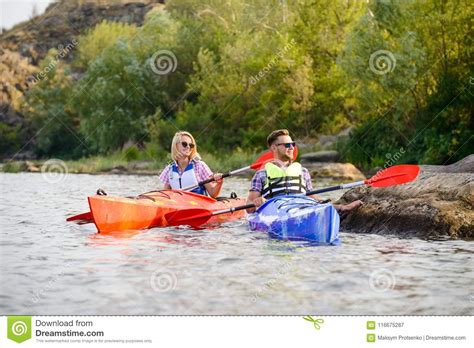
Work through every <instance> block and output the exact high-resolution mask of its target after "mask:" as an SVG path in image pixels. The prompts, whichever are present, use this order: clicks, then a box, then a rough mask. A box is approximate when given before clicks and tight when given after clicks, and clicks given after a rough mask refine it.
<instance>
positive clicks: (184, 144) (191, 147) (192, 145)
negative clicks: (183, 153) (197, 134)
mask: <svg viewBox="0 0 474 348" xmlns="http://www.w3.org/2000/svg"><path fill="white" fill-rule="evenodd" d="M181 145H183V147H188V146H189V148H190V149H194V144H193V143H189V144H188V143H187V142H185V141H182V142H181Z"/></svg>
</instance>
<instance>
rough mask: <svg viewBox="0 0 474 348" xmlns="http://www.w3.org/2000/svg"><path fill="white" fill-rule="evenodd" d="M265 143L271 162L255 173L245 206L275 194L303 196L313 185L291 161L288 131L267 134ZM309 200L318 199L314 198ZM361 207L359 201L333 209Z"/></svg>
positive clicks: (309, 178)
mask: <svg viewBox="0 0 474 348" xmlns="http://www.w3.org/2000/svg"><path fill="white" fill-rule="evenodd" d="M267 144H268V147H269V148H270V151H272V153H273V158H274V160H273V161H272V162H270V163H267V164H266V165H265V168H264V169H261V170H259V171H257V172H256V173H255V175H254V177H253V178H252V183H251V186H250V190H249V195H248V197H247V203H253V204H255V206H256V207H259V206H260V205H262V204H263V203H264V202H265V201H266V200H267V199H270V198H272V197H275V196H278V195H285V194H298V193H303V194H304V193H306V192H308V191H311V190H312V189H313V185H312V183H311V176H310V174H309V172H308V170H307V169H306V168H304V167H302V166H301V164H299V163H297V162H293V151H294V150H295V143H294V142H293V140H292V139H291V137H290V133H289V132H288V130H286V129H279V130H275V131H273V132H271V133H270V135H269V136H268V138H267ZM310 197H312V198H314V199H316V200H319V199H318V198H317V197H316V196H315V195H313V196H310ZM362 204H363V203H362V201H360V200H357V201H354V202H352V203H350V204H347V205H334V208H336V209H337V210H338V211H339V212H342V211H348V210H352V209H355V208H358V207H360V206H361V205H362ZM254 211H255V208H250V209H247V212H249V213H252V212H254Z"/></svg>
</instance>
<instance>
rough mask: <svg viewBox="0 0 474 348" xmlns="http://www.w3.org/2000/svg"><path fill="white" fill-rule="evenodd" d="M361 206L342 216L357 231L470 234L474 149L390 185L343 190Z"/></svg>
mask: <svg viewBox="0 0 474 348" xmlns="http://www.w3.org/2000/svg"><path fill="white" fill-rule="evenodd" d="M356 199H361V200H362V201H364V206H362V207H361V208H359V209H357V210H355V211H351V212H350V213H347V214H345V215H343V216H341V218H342V221H341V226H342V228H343V229H345V230H346V231H350V232H357V233H378V234H397V235H400V236H403V237H412V236H416V237H420V238H426V239H438V238H453V239H457V238H461V239H474V155H470V156H468V157H466V158H464V159H463V160H461V161H459V162H457V163H454V164H452V165H449V166H421V173H420V175H419V176H418V178H417V179H416V180H415V181H413V182H411V183H407V184H404V185H398V186H393V187H388V188H370V187H362V188H357V189H354V190H351V191H349V192H347V193H345V194H344V196H343V197H342V198H341V200H340V203H348V202H351V201H354V200H356Z"/></svg>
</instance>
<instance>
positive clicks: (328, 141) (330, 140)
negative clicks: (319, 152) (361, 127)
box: [318, 127, 354, 149]
mask: <svg viewBox="0 0 474 348" xmlns="http://www.w3.org/2000/svg"><path fill="white" fill-rule="evenodd" d="M353 129H354V127H349V128H346V129H344V130H342V131H341V132H339V133H338V134H336V135H324V134H322V135H320V136H319V137H318V145H319V147H320V148H321V149H330V148H333V147H334V146H335V145H336V144H337V143H338V142H339V141H345V140H346V139H347V138H349V135H350V134H351V132H352V130H353Z"/></svg>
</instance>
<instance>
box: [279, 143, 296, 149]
mask: <svg viewBox="0 0 474 348" xmlns="http://www.w3.org/2000/svg"><path fill="white" fill-rule="evenodd" d="M276 145H277V146H280V145H285V147H286V148H287V149H289V148H290V147H296V143H295V142H294V141H293V142H292V143H280V144H276Z"/></svg>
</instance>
